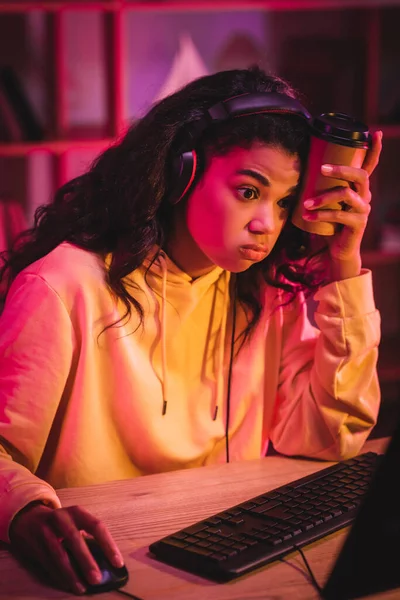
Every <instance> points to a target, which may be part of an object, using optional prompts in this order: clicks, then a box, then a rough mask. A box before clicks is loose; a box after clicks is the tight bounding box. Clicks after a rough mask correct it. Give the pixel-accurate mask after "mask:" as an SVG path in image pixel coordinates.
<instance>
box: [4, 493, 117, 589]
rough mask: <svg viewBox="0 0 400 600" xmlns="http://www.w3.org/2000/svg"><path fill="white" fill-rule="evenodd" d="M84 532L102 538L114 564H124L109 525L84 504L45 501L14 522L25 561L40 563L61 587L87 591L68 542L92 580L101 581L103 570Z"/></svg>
mask: <svg viewBox="0 0 400 600" xmlns="http://www.w3.org/2000/svg"><path fill="white" fill-rule="evenodd" d="M82 531H84V532H86V533H88V534H90V535H92V536H93V537H94V538H95V539H96V540H97V541H98V543H99V544H100V546H101V548H102V549H103V551H104V553H105V555H106V556H107V558H108V559H109V560H110V562H111V563H112V564H113V565H114V566H116V567H121V566H123V564H124V562H123V558H122V555H121V553H120V551H119V549H118V547H117V545H116V543H115V542H114V540H113V538H112V536H111V534H110V532H109V531H108V529H107V527H106V525H105V524H104V523H102V522H101V521H99V519H97V518H96V517H94V516H93V515H91V514H90V513H89V512H87V511H86V510H85V509H84V508H81V507H80V506H70V507H67V508H56V509H54V508H50V507H48V506H45V505H44V504H37V503H33V504H31V505H28V506H27V507H26V508H25V509H23V510H22V511H21V512H20V513H18V514H17V515H16V516H15V517H14V520H13V522H12V524H11V529H10V542H11V548H12V550H13V551H14V552H15V554H16V555H17V556H18V557H20V558H21V559H23V560H24V561H26V562H28V563H31V564H33V563H36V564H37V565H38V566H39V567H40V568H41V569H42V570H43V571H44V572H45V573H46V575H47V576H48V578H49V581H50V582H52V583H53V584H54V585H56V586H57V587H62V588H64V589H67V590H68V591H72V592H74V593H75V594H83V593H84V592H85V583H86V582H85V581H82V580H81V579H80V578H79V576H78V574H77V573H76V572H75V571H74V570H73V567H72V565H71V562H70V560H69V558H68V554H67V552H66V550H65V548H64V544H65V545H66V546H67V547H68V549H69V551H70V552H71V554H72V555H73V556H74V558H75V559H76V561H77V562H78V563H79V566H80V568H81V570H82V573H83V574H84V576H85V578H86V580H87V582H88V583H91V584H93V585H96V584H98V583H100V581H101V573H100V570H99V568H98V566H97V564H96V561H95V560H94V558H93V557H92V555H91V553H90V551H89V550H88V548H87V545H86V543H85V541H84V538H83V536H82V533H81V532H82ZM62 542H63V543H62Z"/></svg>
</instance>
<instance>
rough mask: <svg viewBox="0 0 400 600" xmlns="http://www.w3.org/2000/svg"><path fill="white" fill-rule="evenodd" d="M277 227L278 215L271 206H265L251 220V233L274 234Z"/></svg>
mask: <svg viewBox="0 0 400 600" xmlns="http://www.w3.org/2000/svg"><path fill="white" fill-rule="evenodd" d="M275 227H276V217H275V213H274V210H273V207H271V206H263V207H262V208H261V209H260V210H258V211H257V214H256V215H254V217H253V219H252V220H251V221H250V225H249V230H250V232H251V233H263V234H272V233H274V231H275Z"/></svg>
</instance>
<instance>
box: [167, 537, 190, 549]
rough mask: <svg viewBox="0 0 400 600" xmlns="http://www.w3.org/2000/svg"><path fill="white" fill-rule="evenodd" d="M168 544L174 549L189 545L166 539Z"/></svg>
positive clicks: (184, 542)
mask: <svg viewBox="0 0 400 600" xmlns="http://www.w3.org/2000/svg"><path fill="white" fill-rule="evenodd" d="M168 544H169V545H170V546H174V547H175V548H186V547H187V546H189V544H188V543H187V542H186V541H183V540H177V539H175V538H168Z"/></svg>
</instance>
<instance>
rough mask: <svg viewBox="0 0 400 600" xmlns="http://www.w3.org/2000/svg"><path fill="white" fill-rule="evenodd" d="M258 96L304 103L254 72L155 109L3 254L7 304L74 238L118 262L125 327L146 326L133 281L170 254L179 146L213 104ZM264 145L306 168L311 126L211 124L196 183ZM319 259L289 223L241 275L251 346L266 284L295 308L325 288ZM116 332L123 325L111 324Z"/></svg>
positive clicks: (115, 278) (114, 289) (116, 280)
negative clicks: (43, 261) (151, 260)
mask: <svg viewBox="0 0 400 600" xmlns="http://www.w3.org/2000/svg"><path fill="white" fill-rule="evenodd" d="M256 92H279V93H282V94H286V95H288V96H291V97H298V94H297V93H296V92H295V91H294V90H293V89H292V87H290V85H289V84H288V83H287V82H285V81H284V80H282V79H281V78H278V77H276V76H272V75H267V74H266V73H265V72H264V71H262V70H261V69H259V68H258V67H253V68H250V69H243V70H231V71H222V72H219V73H215V74H213V75H209V76H206V77H202V78H200V79H197V80H195V81H193V82H191V83H190V84H189V85H187V86H186V87H184V88H183V89H181V90H179V91H178V92H176V93H175V94H172V95H171V96H168V97H167V98H165V99H163V100H162V101H161V102H159V103H157V104H156V105H154V106H153V107H152V108H151V110H150V111H149V112H148V113H147V115H146V116H144V117H143V118H142V119H141V120H139V121H137V122H136V123H134V124H133V125H132V126H131V127H130V128H129V129H128V131H127V132H126V134H125V135H124V136H123V137H122V139H120V140H118V141H117V142H116V143H115V144H114V145H112V146H111V147H109V148H108V149H107V150H105V151H104V152H103V153H102V154H100V156H99V157H98V158H97V159H96V160H95V161H94V162H93V164H92V166H91V167H90V168H89V170H88V171H87V172H86V173H84V174H83V175H81V176H79V177H77V178H75V179H73V180H71V181H69V182H68V183H66V184H65V185H63V186H62V187H61V188H60V189H58V191H57V192H56V193H55V196H54V200H53V202H52V203H51V204H48V205H43V206H40V207H39V208H38V209H37V210H36V213H35V220H34V225H33V227H32V228H31V229H29V230H27V231H25V232H23V233H22V234H21V235H20V236H19V237H18V238H17V240H16V242H15V243H14V245H13V247H12V248H11V250H9V251H8V252H4V253H2V255H1V260H2V261H3V265H2V267H1V269H0V281H3V287H4V289H5V292H4V291H3V295H4V297H5V295H6V293H7V290H8V289H9V286H10V285H11V282H12V281H13V280H14V279H15V277H16V276H17V274H18V273H19V272H20V271H22V269H24V268H25V267H27V266H28V265H29V264H31V263H33V262H34V261H36V260H38V259H40V258H42V257H43V256H45V255H46V254H48V253H49V252H50V251H51V250H53V249H54V248H55V247H56V246H58V245H59V244H61V243H62V242H64V241H67V242H70V243H71V244H74V245H75V246H77V247H79V248H82V249H85V250H88V251H90V252H94V253H96V254H98V255H100V256H102V257H105V256H106V255H108V254H110V255H111V262H110V264H109V266H108V268H106V267H105V280H106V282H107V284H108V286H109V288H110V291H111V293H113V294H114V295H115V296H116V297H119V298H120V299H121V300H122V301H123V303H124V305H125V308H126V312H125V314H124V316H123V317H122V319H121V320H125V319H126V318H129V317H130V316H131V313H132V306H134V307H135V309H136V310H137V311H138V313H139V316H140V318H141V319H142V318H143V311H142V307H141V305H140V303H139V302H138V301H137V299H136V298H135V297H134V290H131V291H129V290H128V285H127V284H126V281H124V278H125V277H126V276H127V275H129V274H130V273H132V272H133V271H134V270H135V269H137V268H138V267H139V266H140V265H141V264H142V263H143V261H144V259H145V257H146V256H148V255H149V252H150V251H151V250H152V249H153V248H154V246H155V245H158V246H159V247H160V248H162V247H163V246H164V244H165V243H166V240H167V238H168V232H169V231H170V225H171V219H172V218H173V214H174V207H173V206H172V204H171V203H170V202H169V198H170V196H171V193H172V192H173V188H174V178H173V177H172V176H171V171H172V170H171V161H172V158H173V155H174V149H175V148H176V144H177V141H178V140H179V139H180V138H181V136H182V134H183V133H184V131H185V128H186V127H187V126H188V124H189V123H193V122H194V121H196V120H198V119H199V118H201V117H203V115H204V113H205V111H206V110H207V109H208V108H209V107H211V106H212V105H213V104H215V103H217V102H219V101H222V100H224V99H226V98H230V97H233V96H237V95H240V94H244V93H256ZM255 142H261V143H264V144H267V145H270V146H276V147H279V148H281V149H283V150H284V151H286V152H287V153H288V154H290V155H298V156H299V157H300V160H301V162H302V164H303V165H304V163H305V160H306V156H307V151H308V132H307V127H306V123H305V122H304V121H303V119H300V118H297V117H293V116H287V115H278V114H258V115H247V116H244V117H241V118H237V119H231V120H228V121H225V122H223V123H220V124H215V125H211V126H210V127H209V128H208V129H207V130H206V131H205V133H204V134H203V137H202V139H201V140H200V141H199V144H198V145H199V146H201V148H202V150H203V152H199V155H200V156H201V155H203V157H204V160H203V161H202V162H203V165H202V168H200V169H199V172H198V174H197V180H198V178H199V177H201V174H202V172H204V168H205V166H206V163H207V160H208V159H209V157H212V156H214V155H216V154H224V153H227V152H229V150H230V149H232V148H234V147H237V146H239V147H249V146H250V145H251V144H253V143H255ZM317 255H318V253H316V252H315V249H314V244H313V236H311V235H310V234H307V233H304V232H303V231H300V230H299V229H297V228H296V227H294V226H293V225H292V224H291V222H290V218H289V219H288V220H287V223H286V225H285V227H284V229H283V230H282V232H281V235H280V237H279V239H278V241H277V243H276V245H275V247H274V249H273V251H272V252H271V254H270V255H269V256H268V257H267V258H266V259H265V260H264V261H262V262H261V263H258V264H254V265H253V266H251V267H250V268H249V269H248V270H247V271H245V272H243V273H240V274H238V275H237V276H236V286H237V288H236V294H237V298H238V301H239V302H240V303H241V304H242V305H243V306H245V307H246V309H247V310H246V314H248V315H249V317H248V327H247V329H246V332H245V339H246V338H247V336H248V335H250V333H251V331H252V329H253V327H254V325H255V324H256V323H257V321H258V319H259V317H260V313H261V310H262V305H261V300H260V297H259V290H260V282H261V281H262V280H264V281H266V282H267V283H269V284H270V285H273V286H275V287H278V288H281V289H283V290H285V292H286V293H287V294H288V296H287V298H288V300H287V301H290V300H291V299H293V298H294V297H295V296H296V294H297V293H298V292H299V291H300V290H302V291H304V292H305V293H308V292H311V291H313V290H314V289H315V288H317V287H318V286H319V285H321V283H322V275H321V274H322V270H319V269H317V268H316V267H315V264H313V265H312V266H311V262H310V259H311V258H312V257H315V256H317ZM118 322H119V321H118ZM112 325H115V323H113V324H111V325H108V326H107V327H109V326H112Z"/></svg>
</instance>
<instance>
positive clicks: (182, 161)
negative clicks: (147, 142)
mask: <svg viewBox="0 0 400 600" xmlns="http://www.w3.org/2000/svg"><path fill="white" fill-rule="evenodd" d="M263 113H273V114H282V115H294V116H297V117H301V118H303V119H305V120H306V121H307V122H309V121H310V120H311V115H310V113H309V112H308V111H307V110H306V109H305V108H304V106H302V105H301V104H300V102H298V100H296V99H295V98H291V97H290V96H286V95H285V94H279V93H278V92H258V93H254V94H241V95H239V96H234V97H233V98H228V99H226V100H222V102H217V103H216V104H214V105H213V106H211V108H209V109H208V110H207V112H206V114H205V116H204V117H202V118H200V119H198V120H197V121H194V122H193V123H191V124H190V125H189V126H188V127H187V128H186V132H185V134H186V135H185V137H186V140H185V142H184V144H183V145H182V146H181V149H180V152H179V155H178V156H177V157H176V159H175V161H174V171H175V173H174V177H176V180H177V181H176V185H175V189H174V193H173V196H172V198H171V199H170V202H171V203H172V204H177V203H178V202H179V201H180V200H181V199H182V198H183V197H184V196H185V195H186V194H187V192H188V191H189V189H190V186H191V185H192V183H193V181H194V178H195V174H196V167H197V156H196V150H195V146H196V143H197V141H198V140H199V138H200V137H201V135H202V134H203V132H204V131H205V129H207V127H209V126H210V125H211V124H212V123H219V122H223V121H227V120H228V119H232V118H236V117H243V116H245V115H256V114H263Z"/></svg>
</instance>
